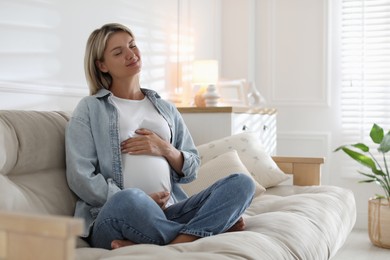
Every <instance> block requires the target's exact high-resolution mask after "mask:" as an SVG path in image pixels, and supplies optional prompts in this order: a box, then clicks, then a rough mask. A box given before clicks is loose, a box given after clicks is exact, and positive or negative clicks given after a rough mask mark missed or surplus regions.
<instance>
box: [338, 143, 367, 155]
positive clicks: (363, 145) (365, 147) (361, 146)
mask: <svg viewBox="0 0 390 260" xmlns="http://www.w3.org/2000/svg"><path fill="white" fill-rule="evenodd" d="M348 146H352V147H355V148H357V149H359V150H361V151H362V152H365V153H366V152H368V151H370V148H369V147H368V146H367V145H365V144H363V143H356V144H347V145H342V146H339V147H337V148H336V149H335V150H334V151H333V152H338V151H340V150H342V149H343V148H347V147H348Z"/></svg>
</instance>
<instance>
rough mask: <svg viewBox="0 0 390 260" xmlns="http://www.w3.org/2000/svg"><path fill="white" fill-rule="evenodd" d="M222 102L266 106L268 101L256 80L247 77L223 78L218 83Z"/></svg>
mask: <svg viewBox="0 0 390 260" xmlns="http://www.w3.org/2000/svg"><path fill="white" fill-rule="evenodd" d="M217 86H218V92H219V94H220V96H221V99H220V103H221V104H223V105H226V106H248V107H265V105H266V101H265V99H264V97H263V96H262V95H261V94H260V92H259V91H258V90H257V88H256V85H255V83H254V82H251V81H247V80H246V79H236V80H221V81H219V82H218V84H217Z"/></svg>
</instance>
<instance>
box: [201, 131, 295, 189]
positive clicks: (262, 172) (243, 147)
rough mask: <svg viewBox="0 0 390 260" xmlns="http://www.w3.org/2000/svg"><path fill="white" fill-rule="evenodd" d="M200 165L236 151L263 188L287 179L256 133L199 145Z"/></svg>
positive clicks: (237, 135) (233, 136) (242, 134)
mask: <svg viewBox="0 0 390 260" xmlns="http://www.w3.org/2000/svg"><path fill="white" fill-rule="evenodd" d="M197 148H198V151H199V154H200V158H201V161H202V164H205V163H207V162H208V161H210V160H212V159H213V158H215V157H216V156H218V155H220V154H223V153H226V152H227V151H231V150H236V151H237V153H238V156H239V157H240V159H241V161H242V163H243V164H244V165H245V167H246V168H247V169H248V171H249V172H250V174H251V175H252V176H253V177H254V179H255V180H256V181H257V182H258V183H259V184H260V185H261V186H263V187H264V188H269V187H273V186H276V185H278V184H279V183H281V182H283V181H285V180H287V179H288V176H287V175H286V174H285V173H284V172H282V170H280V169H279V167H278V166H277V165H276V163H275V162H274V161H273V160H272V157H271V156H270V155H269V154H267V152H266V151H265V149H264V146H263V144H262V143H261V141H260V138H259V137H258V136H257V134H256V133H248V132H244V133H240V134H236V135H232V136H228V137H225V138H222V139H218V140H214V141H211V142H209V143H207V144H202V145H199V146H198V147H197Z"/></svg>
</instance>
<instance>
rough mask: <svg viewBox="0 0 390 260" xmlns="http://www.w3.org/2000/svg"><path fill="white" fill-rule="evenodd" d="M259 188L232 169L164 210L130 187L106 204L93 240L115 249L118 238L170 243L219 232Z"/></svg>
mask: <svg viewBox="0 0 390 260" xmlns="http://www.w3.org/2000/svg"><path fill="white" fill-rule="evenodd" d="M254 191H255V186H254V183H253V181H252V179H250V178H249V177H248V176H246V175H244V174H232V175H230V176H228V177H225V178H223V179H221V180H219V181H217V182H215V183H214V184H213V185H211V186H210V187H209V188H207V189H205V190H203V191H201V192H200V193H198V194H195V195H193V196H191V197H190V198H188V199H185V200H183V201H180V202H178V203H175V204H173V205H171V206H170V207H168V208H167V209H165V210H162V209H161V208H160V207H159V206H158V205H157V203H155V202H154V201H153V200H152V199H151V198H150V197H149V196H148V195H147V194H146V193H144V192H143V191H141V190H140V189H135V188H131V189H125V190H122V191H119V192H117V193H116V194H114V195H113V196H112V198H111V199H110V200H109V201H107V202H106V204H105V205H104V206H103V208H102V209H101V211H100V213H99V215H98V216H97V218H96V221H95V224H94V227H93V231H92V234H91V237H90V239H89V240H90V242H91V246H93V247H100V248H106V249H111V242H112V241H113V240H116V239H119V240H130V241H132V242H134V243H137V244H156V245H166V244H169V243H170V242H171V241H172V240H173V239H175V238H176V237H177V236H178V235H180V234H189V235H194V236H198V237H206V236H212V235H216V234H220V233H223V232H225V231H226V230H228V229H229V228H230V227H232V226H233V225H234V224H235V223H236V222H237V221H238V220H239V218H240V217H241V215H242V214H243V212H244V211H245V210H246V208H247V207H248V206H249V204H250V203H251V201H252V198H253V195H254Z"/></svg>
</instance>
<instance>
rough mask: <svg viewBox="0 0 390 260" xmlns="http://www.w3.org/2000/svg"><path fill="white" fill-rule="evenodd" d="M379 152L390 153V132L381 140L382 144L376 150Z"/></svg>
mask: <svg viewBox="0 0 390 260" xmlns="http://www.w3.org/2000/svg"><path fill="white" fill-rule="evenodd" d="M378 151H379V152H382V153H387V152H388V151H390V132H388V133H387V134H386V135H385V136H384V137H383V139H382V142H381V143H380V145H379V148H378Z"/></svg>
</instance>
